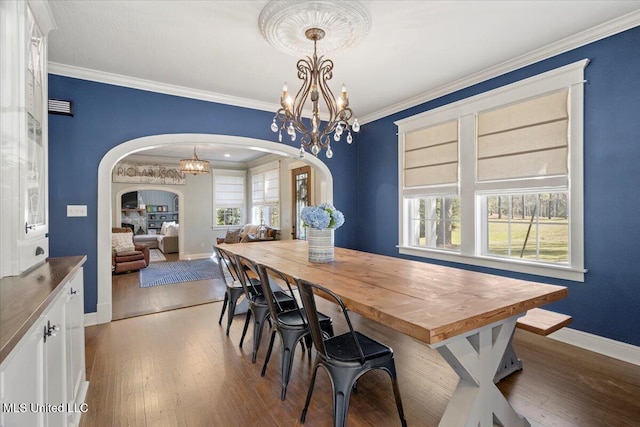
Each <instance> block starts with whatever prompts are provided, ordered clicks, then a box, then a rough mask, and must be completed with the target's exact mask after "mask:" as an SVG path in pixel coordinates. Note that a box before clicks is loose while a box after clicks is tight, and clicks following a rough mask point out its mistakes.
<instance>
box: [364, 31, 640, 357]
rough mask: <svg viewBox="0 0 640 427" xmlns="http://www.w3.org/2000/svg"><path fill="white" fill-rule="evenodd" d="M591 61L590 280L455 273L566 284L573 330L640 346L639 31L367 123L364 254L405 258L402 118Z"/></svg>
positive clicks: (587, 166)
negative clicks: (401, 250) (401, 240)
mask: <svg viewBox="0 0 640 427" xmlns="http://www.w3.org/2000/svg"><path fill="white" fill-rule="evenodd" d="M584 58H589V59H590V60H591V63H590V64H589V65H588V66H587V68H586V70H585V76H586V79H587V80H588V83H586V85H585V102H584V103H585V121H584V123H585V125H584V131H585V136H584V156H585V157H584V170H585V189H584V190H585V191H584V194H585V205H584V213H585V266H586V268H588V270H589V271H588V273H587V274H586V276H585V277H586V280H585V282H584V283H576V282H569V281H562V280H553V279H541V278H539V277H535V276H526V275H519V274H518V275H516V274H507V273H504V272H500V271H496V270H493V271H492V270H488V269H481V268H475V267H470V266H464V265H459V264H458V265H456V266H457V267H462V268H469V269H473V270H478V271H488V272H491V273H495V274H505V275H509V276H512V277H518V278H524V279H529V280H534V281H544V282H547V283H553V284H559V285H564V286H568V288H569V297H568V298H567V299H565V300H563V301H560V302H557V303H555V304H553V305H552V306H549V307H550V308H552V309H554V310H557V311H560V312H563V313H567V314H571V315H572V316H573V318H574V320H573V325H572V327H573V328H575V329H578V330H581V331H585V332H589V333H593V334H596V335H601V336H604V337H608V338H611V339H614V340H618V341H623V342H627V343H630V344H634V345H640V328H638V327H637V325H640V260H639V257H638V255H639V254H640V191H639V189H640V27H636V28H634V29H631V30H629V31H626V32H624V33H620V34H618V35H615V36H612V37H609V38H607V39H604V40H601V41H598V42H595V43H592V44H589V45H587V46H584V47H581V48H579V49H575V50H572V51H570V52H567V53H564V54H562V55H559V56H556V57H553V58H551V59H548V60H545V61H542V62H539V63H536V64H533V65H531V66H528V67H526V68H523V69H520V70H517V71H514V72H512V73H509V74H506V75H503V76H500V77H497V78H494V79H491V80H489V81H486V82H483V83H480V84H477V85H475V86H472V87H469V88H466V89H464V90H461V91H458V92H455V93H452V94H449V95H447V96H444V97H441V98H439V99H436V100H434V101H431V102H428V103H425V104H423V105H419V106H417V107H414V108H411V109H408V110H405V111H402V112H400V113H397V114H394V115H392V116H389V117H385V118H383V119H380V120H377V121H375V122H372V123H367V124H366V125H365V126H363V127H362V135H361V141H363V142H362V143H361V144H359V145H358V148H359V153H358V156H359V157H358V160H359V170H360V172H359V181H358V195H359V199H358V200H359V210H358V211H359V214H360V217H359V220H360V223H361V224H362V225H361V229H360V236H361V238H360V242H359V243H360V244H359V248H360V249H361V250H364V251H367V252H375V253H381V254H386V255H393V256H398V250H397V248H396V247H395V245H396V244H397V243H398V227H397V224H398V149H397V136H396V132H397V127H396V126H395V125H394V124H393V122H394V121H396V120H399V119H402V118H405V117H409V116H412V115H414V114H417V113H421V112H424V111H427V110H431V109H433V108H436V107H439V106H442V105H446V104H448V103H451V102H454V101H458V100H460V99H464V98H467V97H469V96H473V95H476V94H479V93H482V92H486V91H489V90H492V89H495V88H497V87H500V86H504V85H506V84H509V83H513V82H515V81H518V80H521V79H524V78H527V77H531V76H534V75H536V74H539V73H542V72H545V71H548V70H551V69H554V68H557V67H560V66H563V65H567V64H570V63H572V62H575V61H578V60H581V59H584ZM373 230H376V231H375V232H373ZM381 230H384V232H380V231H381ZM423 261H424V259H423ZM443 264H446V263H443ZM450 265H451V264H450Z"/></svg>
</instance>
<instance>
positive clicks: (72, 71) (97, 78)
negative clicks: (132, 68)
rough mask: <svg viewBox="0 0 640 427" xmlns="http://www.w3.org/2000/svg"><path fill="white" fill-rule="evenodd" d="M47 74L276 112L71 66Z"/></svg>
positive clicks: (55, 66)
mask: <svg viewBox="0 0 640 427" xmlns="http://www.w3.org/2000/svg"><path fill="white" fill-rule="evenodd" d="M48 66H49V74H55V75H58V76H64V77H72V78H76V79H82V80H89V81H93V82H98V83H106V84H110V85H115V86H123V87H128V88H133V89H140V90H146V91H149V92H156V93H162V94H166V95H174V96H181V97H183V98H192V99H198V100H201V101H210V102H217V103H220V104H227V105H233V106H236V107H244V108H252V109H254V110H261V111H270V112H273V111H276V110H277V109H278V108H280V106H279V104H275V103H269V102H262V101H256V100H253V99H248V98H240V97H237V96H230V95H224V94H221V93H216V92H209V91H205V90H199V89H192V88H188V87H185V86H178V85H172V84H167V83H161V82H155V81H153V80H145V79H139V78H136V77H129V76H125V75H121V74H114V73H107V72H105V71H98V70H92V69H89V68H82V67H76V66H73V65H65V64H60V63H58V62H49V64H48Z"/></svg>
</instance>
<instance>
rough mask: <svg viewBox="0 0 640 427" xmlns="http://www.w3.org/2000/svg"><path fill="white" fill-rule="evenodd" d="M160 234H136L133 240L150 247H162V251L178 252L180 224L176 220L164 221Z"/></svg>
mask: <svg viewBox="0 0 640 427" xmlns="http://www.w3.org/2000/svg"><path fill="white" fill-rule="evenodd" d="M159 231H160V232H159V233H158V234H136V235H135V236H133V241H134V242H135V243H137V244H144V245H147V246H149V248H150V249H160V250H161V251H162V253H165V254H172V253H176V252H178V233H179V225H178V224H176V223H175V222H173V221H172V222H163V223H162V227H161V228H160V230H159Z"/></svg>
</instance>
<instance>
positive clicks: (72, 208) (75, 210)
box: [67, 205, 87, 216]
mask: <svg viewBox="0 0 640 427" xmlns="http://www.w3.org/2000/svg"><path fill="white" fill-rule="evenodd" d="M67 216H87V205H67Z"/></svg>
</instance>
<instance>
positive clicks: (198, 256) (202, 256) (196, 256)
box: [180, 252, 213, 261]
mask: <svg viewBox="0 0 640 427" xmlns="http://www.w3.org/2000/svg"><path fill="white" fill-rule="evenodd" d="M212 255H213V254H212V253H211V252H208V253H202V254H188V255H185V256H184V257H183V256H182V254H181V255H180V260H183V261H191V260H193V259H205V258H211V257H212Z"/></svg>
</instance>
